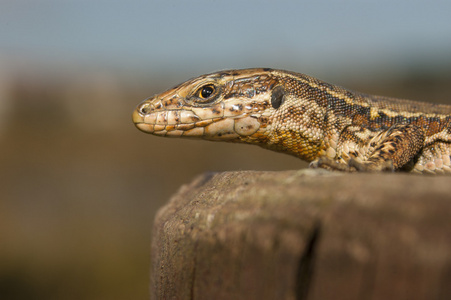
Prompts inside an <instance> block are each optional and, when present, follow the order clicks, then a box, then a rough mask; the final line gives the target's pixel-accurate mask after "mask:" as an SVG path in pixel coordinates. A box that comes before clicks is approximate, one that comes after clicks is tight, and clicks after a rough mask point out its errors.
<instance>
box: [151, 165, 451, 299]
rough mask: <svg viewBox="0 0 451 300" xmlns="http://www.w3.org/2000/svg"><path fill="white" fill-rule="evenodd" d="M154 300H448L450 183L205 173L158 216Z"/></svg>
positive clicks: (308, 173)
mask: <svg viewBox="0 0 451 300" xmlns="http://www.w3.org/2000/svg"><path fill="white" fill-rule="evenodd" d="M151 295H152V299H338V300H339V299H346V300H352V299H398V300H399V299H409V300H411V299H428V300H430V299H451V177H427V176H415V175H409V174H338V173H329V172H325V171H321V170H302V171H286V172H229V173H217V174H205V175H203V176H200V177H198V178H197V179H195V180H194V181H193V182H192V183H191V184H189V185H185V186H183V187H182V188H181V189H180V190H179V192H178V193H177V194H176V195H175V196H174V197H173V198H172V199H171V200H170V202H169V203H168V204H167V205H166V206H165V207H163V208H162V209H161V210H160V211H159V212H158V214H157V218H156V220H155V225H154V231H153V241H152V270H151Z"/></svg>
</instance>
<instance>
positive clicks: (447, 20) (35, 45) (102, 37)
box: [0, 0, 451, 75]
mask: <svg viewBox="0 0 451 300" xmlns="http://www.w3.org/2000/svg"><path fill="white" fill-rule="evenodd" d="M450 13H451V1H448V0H446V1H445V0H443V1H435V0H434V1H416V0H399V1H396V0H378V1H376V0H372V1H370V0H358V1H357V0H340V1H337V0H322V1H286V0H285V1H284V0H280V1H256V0H247V1H236V0H228V1H223V0H222V1H215V0H210V1H207V0H193V1H179V0H164V1H163V0H161V1H160V0H158V1H149V0H147V1H144V0H128V1H114V0H113V1H112V0H1V1H0V60H3V61H5V60H6V61H9V62H16V63H24V62H26V63H29V62H33V61H34V62H36V61H38V62H40V63H41V64H44V65H49V66H55V65H56V66H57V65H58V64H61V63H69V64H78V65H79V64H81V65H84V64H85V65H92V64H99V65H105V66H116V67H121V68H129V69H142V70H147V71H149V72H159V71H165V72H169V73H171V72H181V71H185V70H188V69H191V70H194V72H203V71H205V72H208V71H213V70H217V69H224V68H243V67H256V66H268V67H277V68H285V69H291V70H294V71H299V72H305V71H303V70H299V69H298V68H299V66H302V67H304V68H307V69H317V72H318V73H321V72H322V70H325V71H331V70H332V71H333V70H335V69H339V70H342V69H344V68H347V67H355V66H357V67H358V68H361V69H362V68H367V67H374V66H381V65H382V66H387V65H388V66H392V67H393V68H395V67H403V66H404V65H406V64H412V62H417V63H418V64H419V65H421V66H430V65H433V66H434V67H437V66H442V65H446V66H450V65H451V64H450V62H451V16H450ZM315 73H316V72H315ZM313 75H315V74H313Z"/></svg>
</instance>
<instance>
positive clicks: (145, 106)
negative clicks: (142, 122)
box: [138, 103, 152, 115]
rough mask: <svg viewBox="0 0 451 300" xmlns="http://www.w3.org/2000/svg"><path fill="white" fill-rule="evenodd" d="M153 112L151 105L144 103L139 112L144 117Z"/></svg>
mask: <svg viewBox="0 0 451 300" xmlns="http://www.w3.org/2000/svg"><path fill="white" fill-rule="evenodd" d="M151 110H152V108H151V106H150V104H149V103H143V104H141V105H140V106H139V107H138V111H139V112H140V113H141V114H143V115H147V114H148V113H150V111H151Z"/></svg>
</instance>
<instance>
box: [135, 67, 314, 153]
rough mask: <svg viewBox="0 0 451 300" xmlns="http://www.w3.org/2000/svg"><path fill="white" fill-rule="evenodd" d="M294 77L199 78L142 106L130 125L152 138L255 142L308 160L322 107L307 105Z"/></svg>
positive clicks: (267, 72)
mask: <svg viewBox="0 0 451 300" xmlns="http://www.w3.org/2000/svg"><path fill="white" fill-rule="evenodd" d="M296 78H297V77H296V76H294V75H293V74H292V73H289V72H284V71H279V70H272V69H245V70H230V71H222V72H217V73H212V74H207V75H203V76H200V77H197V78H194V79H191V80H188V81H186V82H184V83H182V84H180V85H178V86H176V87H174V88H172V89H169V90H167V91H165V92H163V93H161V94H158V95H155V96H153V97H151V98H148V99H146V100H144V101H143V102H141V103H140V104H139V105H138V107H137V108H136V110H135V111H134V113H133V122H134V123H135V125H136V127H138V128H139V129H140V130H141V131H144V132H147V133H151V134H154V135H159V136H166V137H189V138H202V139H206V140H214V141H228V142H243V143H250V144H257V145H260V146H262V147H264V148H268V149H272V150H277V151H282V152H286V153H289V154H293V155H296V156H299V157H302V158H305V159H308V160H311V159H313V157H315V155H316V154H317V152H318V151H319V149H320V147H322V145H321V143H322V136H321V135H322V131H321V130H320V129H319V126H320V124H321V121H320V120H321V119H322V118H323V115H322V114H323V109H321V108H319V107H318V106H317V105H313V104H308V103H307V102H308V101H310V102H313V101H314V99H312V97H309V96H308V95H307V96H306V93H305V90H306V89H307V87H308V86H309V85H308V84H307V83H305V82H304V83H303V82H300V81H298V79H296ZM305 78H306V79H305V80H306V81H308V80H310V79H309V78H308V77H305ZM300 99H302V100H300ZM318 124H319V125H318Z"/></svg>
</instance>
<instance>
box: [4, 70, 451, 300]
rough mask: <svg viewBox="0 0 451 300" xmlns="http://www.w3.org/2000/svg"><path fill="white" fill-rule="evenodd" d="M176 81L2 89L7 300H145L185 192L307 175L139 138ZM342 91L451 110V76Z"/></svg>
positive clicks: (59, 80)
mask: <svg viewBox="0 0 451 300" xmlns="http://www.w3.org/2000/svg"><path fill="white" fill-rule="evenodd" d="M212 71H213V70H212ZM293 71H301V72H302V70H293ZM312 75H314V74H312ZM323 79H324V78H323ZM178 81H180V80H179V79H178V78H177V79H174V78H158V77H157V76H155V75H153V76H152V75H148V76H142V74H139V75H133V74H128V75H124V74H122V75H121V74H119V75H114V74H111V73H108V72H100V73H95V72H94V73H92V72H91V73H78V74H77V73H72V74H71V75H67V74H63V76H61V74H50V75H47V76H42V74H39V73H38V72H35V73H31V74H30V73H20V72H19V73H16V74H15V76H12V77H7V80H5V79H4V80H3V82H0V93H1V95H0V96H1V97H2V100H1V101H2V103H3V104H2V105H3V108H2V111H1V116H2V122H1V123H0V126H1V127H0V145H1V148H0V149H1V150H0V153H1V155H0V238H1V246H0V295H1V297H0V298H1V299H147V298H148V281H149V269H150V261H149V257H150V252H149V251H150V239H151V227H152V222H153V218H154V215H155V213H156V211H157V209H158V208H159V207H161V206H162V205H164V203H165V202H166V201H167V200H168V199H169V197H170V196H171V195H172V194H174V193H175V192H176V191H177V189H178V188H179V187H180V186H181V185H182V184H184V183H188V182H190V181H191V180H192V179H193V178H194V177H195V176H196V175H199V174H201V173H203V172H206V171H217V172H220V171H227V170H287V169H298V168H304V167H306V164H305V163H303V162H301V161H300V160H298V159H296V158H294V157H290V156H287V155H283V154H278V153H273V152H270V151H267V150H263V149H260V148H258V147H255V146H247V145H235V144H225V143H211V142H206V141H196V140H179V139H164V138H159V137H153V136H150V135H146V134H144V133H141V132H139V131H138V130H137V129H136V128H135V127H134V125H133V124H132V122H131V113H132V111H133V109H134V107H135V106H136V105H137V104H138V103H139V102H140V101H141V100H143V99H144V98H146V97H148V96H151V95H152V94H154V93H157V92H161V91H162V90H165V89H167V88H169V87H171V86H173V85H175V84H176V83H178ZM334 83H339V84H341V85H344V86H346V87H347V88H351V89H355V90H359V91H362V92H367V93H375V94H381V95H386V96H394V97H402V98H409V99H414V100H428V101H434V102H441V103H446V102H447V101H448V103H449V102H450V101H451V99H450V98H449V95H450V93H451V74H443V73H437V74H435V73H431V72H428V73H423V72H421V70H417V71H415V72H412V73H409V74H405V75H404V76H400V77H392V78H390V79H389V80H384V79H383V78H382V77H378V78H376V77H375V78H371V77H369V78H361V79H359V80H358V81H356V80H349V79H348V80H346V78H344V79H343V81H342V82H334Z"/></svg>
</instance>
